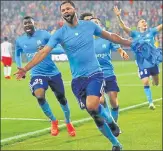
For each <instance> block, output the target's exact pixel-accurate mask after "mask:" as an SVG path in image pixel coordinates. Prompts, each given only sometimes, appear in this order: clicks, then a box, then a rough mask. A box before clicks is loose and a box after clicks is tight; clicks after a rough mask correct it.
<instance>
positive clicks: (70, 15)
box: [61, 3, 75, 24]
mask: <svg viewBox="0 0 163 151" xmlns="http://www.w3.org/2000/svg"><path fill="white" fill-rule="evenodd" d="M61 15H62V17H63V18H64V19H65V20H66V21H67V22H68V23H70V24H73V19H74V16H75V8H74V7H73V6H72V5H71V4H69V3H65V4H63V5H62V6H61Z"/></svg>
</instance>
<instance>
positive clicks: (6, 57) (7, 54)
mask: <svg viewBox="0 0 163 151" xmlns="http://www.w3.org/2000/svg"><path fill="white" fill-rule="evenodd" d="M1 61H2V63H3V65H4V76H5V78H6V79H11V65H12V44H11V43H10V42H8V38H7V37H5V38H4V42H3V43H1Z"/></svg>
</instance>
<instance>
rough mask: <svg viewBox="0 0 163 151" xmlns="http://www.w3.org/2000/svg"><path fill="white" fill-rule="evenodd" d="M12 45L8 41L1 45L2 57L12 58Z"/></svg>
mask: <svg viewBox="0 0 163 151" xmlns="http://www.w3.org/2000/svg"><path fill="white" fill-rule="evenodd" d="M11 54H12V44H11V43H9V42H8V41H5V42H3V43H1V56H2V57H12V56H11Z"/></svg>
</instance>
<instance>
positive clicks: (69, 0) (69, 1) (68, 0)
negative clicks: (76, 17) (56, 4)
mask: <svg viewBox="0 0 163 151" xmlns="http://www.w3.org/2000/svg"><path fill="white" fill-rule="evenodd" d="M66 3H69V4H71V6H72V7H74V8H75V4H74V3H73V2H72V1H71V0H67V1H64V2H62V3H61V5H60V9H61V6H62V5H64V4H66Z"/></svg>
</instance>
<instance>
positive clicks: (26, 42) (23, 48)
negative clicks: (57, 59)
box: [15, 30, 61, 76]
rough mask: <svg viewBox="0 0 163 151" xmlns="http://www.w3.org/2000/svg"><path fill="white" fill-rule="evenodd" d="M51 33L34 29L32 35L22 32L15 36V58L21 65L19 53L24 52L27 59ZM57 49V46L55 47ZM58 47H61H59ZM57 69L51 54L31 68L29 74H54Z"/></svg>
mask: <svg viewBox="0 0 163 151" xmlns="http://www.w3.org/2000/svg"><path fill="white" fill-rule="evenodd" d="M50 37H51V35H50V33H48V32H47V31H46V30H36V31H35V33H34V34H33V35H32V36H28V35H27V34H24V35H22V36H20V37H18V38H17V40H16V44H15V60H16V64H17V66H18V67H21V53H22V52H23V53H25V54H26V57H27V59H28V61H30V60H31V59H32V58H33V57H34V55H35V54H36V53H37V52H38V48H39V47H41V46H45V45H46V44H47V42H48V41H49V39H50ZM56 49H57V48H56ZM59 49H61V48H60V47H59ZM59 73H60V72H59V70H58V68H57V67H56V65H55V64H54V62H53V61H52V59H51V54H48V56H47V57H46V58H45V59H44V60H42V61H41V62H40V63H39V64H37V65H36V66H35V67H33V68H32V69H31V76H39V75H40V76H55V75H57V74H59Z"/></svg>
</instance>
